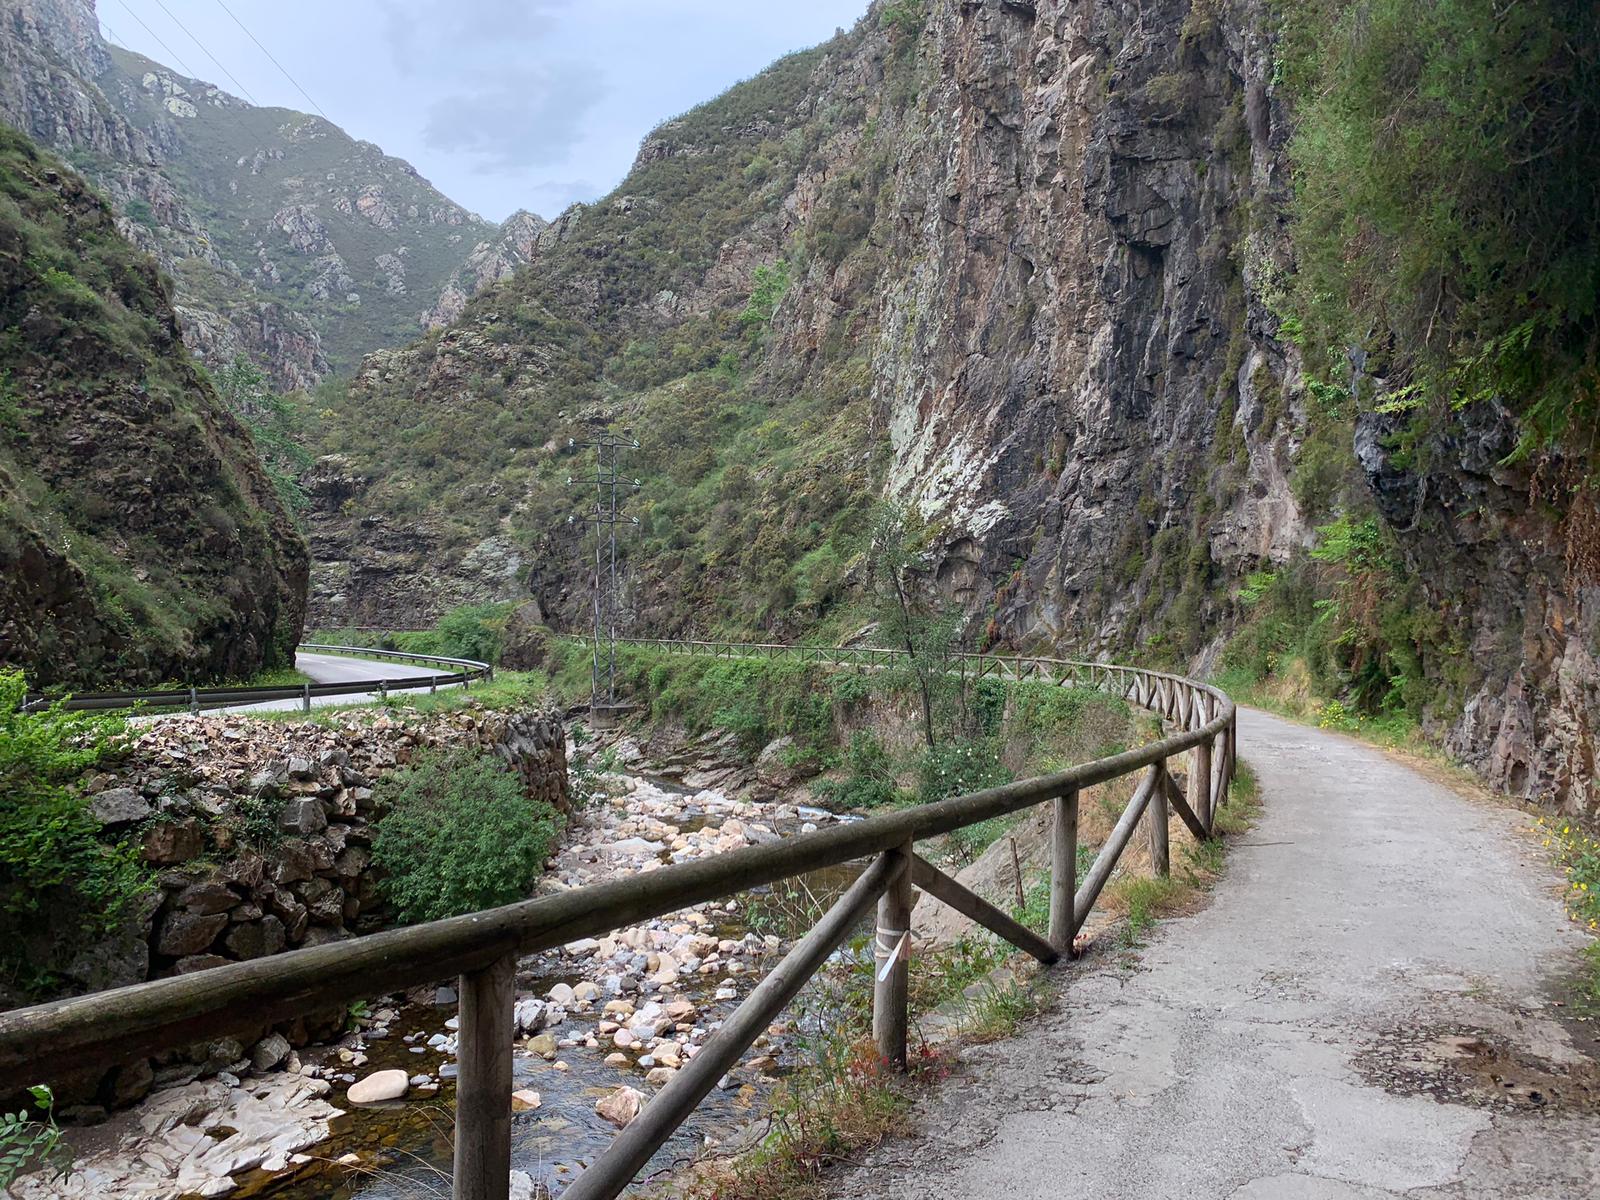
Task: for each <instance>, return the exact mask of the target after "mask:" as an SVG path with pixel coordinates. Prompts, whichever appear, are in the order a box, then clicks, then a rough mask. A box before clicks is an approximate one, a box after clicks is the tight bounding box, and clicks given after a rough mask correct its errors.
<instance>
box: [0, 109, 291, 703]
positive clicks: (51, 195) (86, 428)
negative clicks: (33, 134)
mask: <svg viewBox="0 0 1600 1200" xmlns="http://www.w3.org/2000/svg"><path fill="white" fill-rule="evenodd" d="M0 575H3V576H4V578H5V580H6V586H5V587H4V588H3V589H0V662H4V663H6V664H7V665H10V666H14V667H22V668H24V669H26V670H27V671H28V672H29V674H30V678H31V679H32V680H33V681H34V682H35V683H36V684H40V685H47V686H70V687H75V688H80V689H82V688H87V687H94V686H136V685H138V684H140V683H155V682H159V681H162V680H169V679H189V680H193V681H195V682H202V681H205V680H207V679H213V678H242V677H247V676H250V675H253V674H255V673H257V672H258V671H260V670H262V669H264V668H273V667H280V666H285V665H288V664H290V663H292V661H293V653H294V646H295V643H296V641H297V640H298V638H299V634H300V628H301V623H302V616H303V611H304V602H305V600H304V597H305V586H306V575H307V556H306V550H305V547H304V545H303V544H302V542H301V541H300V539H299V537H298V535H297V534H296V533H295V531H294V529H293V527H292V525H291V524H290V521H289V518H288V516H287V514H286V513H285V512H284V509H283V507H282V505H281V504H280V503H279V501H278V498H277V496H276V495H275V494H274V491H273V488H272V485H271V483H270V482H269V480H268V478H267V476H266V474H265V473H264V472H263V470H262V467H261V465H260V463H259V461H258V460H257V458H256V455H255V453H254V451H253V450H252V448H251V446H250V440H249V436H248V434H247V433H246V431H245V430H244V429H243V428H242V427H241V426H240V425H239V424H238V422H237V421H235V420H234V418H233V417H231V416H230V415H229V414H228V413H227V412H226V411H225V409H224V407H223V405H222V404H221V402H220V401H219V400H218V397H217V395H216V393H215V392H214V391H213V390H212V388H211V387H210V385H209V384H208V383H207V382H206V380H205V379H204V378H203V376H202V375H201V374H200V373H199V371H198V370H197V369H196V367H195V365H194V364H193V362H192V361H191V360H190V358H189V354H188V352H187V351H186V350H185V349H184V347H183V344H182V342H181V341H180V340H179V337H178V330H177V324H176V319H175V317H174V315H173V310H172V305H171V300H170V297H169V295H168V292H167V288H166V285H165V283H164V282H163V280H162V279H161V277H160V276H159V274H158V272H157V270H156V266H155V264H154V263H153V262H152V261H151V260H150V259H149V258H148V257H147V256H146V255H144V254H143V253H141V252H139V251H137V250H135V249H134V248H133V247H132V246H130V245H129V244H128V243H127V242H126V241H125V240H123V238H122V237H121V235H120V234H118V232H117V229H116V226H115V224H114V222H113V219H112V214H111V212H110V211H109V210H108V208H107V207H106V205H105V203H104V201H102V200H101V199H100V197H99V196H97V195H96V194H95V193H94V192H92V191H91V190H90V189H89V188H88V187H87V186H86V185H85V184H84V183H83V182H82V180H81V179H80V178H79V177H78V176H77V174H76V173H74V172H73V171H71V170H70V169H68V168H67V167H65V166H63V165H61V164H60V163H57V162H55V161H54V160H52V159H51V158H50V157H49V156H47V155H45V154H44V153H42V152H41V151H39V150H38V149H37V148H36V147H34V146H33V145H32V144H31V143H29V142H28V141H27V140H26V139H25V138H23V137H21V136H20V135H18V134H15V133H12V132H10V131H9V130H5V129H0Z"/></svg>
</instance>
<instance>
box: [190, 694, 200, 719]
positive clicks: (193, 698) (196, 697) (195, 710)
mask: <svg viewBox="0 0 1600 1200" xmlns="http://www.w3.org/2000/svg"><path fill="white" fill-rule="evenodd" d="M189 715H190V716H191V717H198V716H199V715H200V694H199V693H198V692H197V691H195V689H194V688H192V687H191V688H190V689H189Z"/></svg>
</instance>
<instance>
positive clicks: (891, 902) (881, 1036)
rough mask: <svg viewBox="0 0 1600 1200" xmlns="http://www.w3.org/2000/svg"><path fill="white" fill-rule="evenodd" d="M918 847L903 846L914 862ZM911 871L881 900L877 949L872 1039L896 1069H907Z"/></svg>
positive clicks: (875, 956)
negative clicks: (913, 856) (913, 857)
mask: <svg viewBox="0 0 1600 1200" xmlns="http://www.w3.org/2000/svg"><path fill="white" fill-rule="evenodd" d="M915 852H916V851H915V846H914V845H913V843H911V842H907V843H906V844H905V845H904V846H903V847H901V853H903V854H904V855H905V857H906V862H907V864H909V863H910V862H911V858H912V855H913V854H914V853H915ZM911 895H912V893H911V872H910V870H909V869H908V870H906V871H905V872H903V873H902V874H900V875H899V876H897V877H896V878H895V880H894V882H892V883H891V884H890V885H889V887H888V889H887V890H886V891H885V892H884V893H883V895H882V896H880V897H879V898H878V932H877V939H876V945H875V946H874V950H873V966H874V967H875V968H876V970H877V974H876V975H875V976H873V981H872V1040H873V1041H875V1042H876V1043H877V1044H878V1053H879V1055H880V1056H881V1057H882V1058H883V1060H884V1061H885V1062H887V1063H888V1064H889V1065H890V1066H891V1067H893V1068H894V1069H895V1070H898V1071H903V1070H905V1067H906V1037H907V1032H908V1030H909V1027H910V1012H909V1009H908V1005H909V1000H910V995H909V993H910V989H911V973H910V969H909V960H910V957H911Z"/></svg>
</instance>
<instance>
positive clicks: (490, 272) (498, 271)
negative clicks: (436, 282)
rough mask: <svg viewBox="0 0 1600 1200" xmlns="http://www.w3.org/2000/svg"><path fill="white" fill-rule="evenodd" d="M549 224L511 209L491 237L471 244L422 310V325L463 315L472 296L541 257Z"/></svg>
mask: <svg viewBox="0 0 1600 1200" xmlns="http://www.w3.org/2000/svg"><path fill="white" fill-rule="evenodd" d="M550 228H551V225H550V222H548V221H546V220H545V219H544V218H543V217H540V216H537V215H536V214H534V213H531V212H525V211H524V212H515V213H512V214H511V216H509V217H507V218H506V221H505V223H504V224H503V225H501V226H500V231H499V233H498V234H497V235H496V236H495V237H494V238H493V239H492V240H490V241H484V242H479V243H478V244H477V245H476V246H474V247H473V248H472V253H471V254H469V255H467V261H466V262H465V263H464V264H462V266H461V269H460V270H458V271H457V272H456V273H455V275H454V276H453V277H452V278H451V280H450V281H449V282H448V283H446V284H445V285H444V289H443V290H442V291H441V292H440V293H439V298H438V299H437V300H436V301H435V302H434V304H433V307H432V308H430V309H429V310H428V311H427V312H425V313H423V314H422V323H423V325H424V326H426V327H427V328H429V329H437V328H439V327H440V326H442V325H448V324H450V322H452V321H454V320H455V319H456V318H457V317H459V316H460V315H461V313H462V312H463V310H465V308H466V307H467V301H468V300H470V299H471V298H472V297H473V296H475V295H477V294H478V293H479V292H481V291H483V289H484V288H486V287H488V286H489V285H490V284H492V283H498V282H500V281H501V280H502V279H510V278H511V276H512V275H513V274H515V272H516V270H517V268H518V267H522V266H526V265H527V264H528V263H531V262H533V261H534V260H535V259H536V258H537V257H538V254H539V249H540V244H541V240H542V239H544V237H545V231H546V230H549V229H550ZM551 240H553V235H552V239H551Z"/></svg>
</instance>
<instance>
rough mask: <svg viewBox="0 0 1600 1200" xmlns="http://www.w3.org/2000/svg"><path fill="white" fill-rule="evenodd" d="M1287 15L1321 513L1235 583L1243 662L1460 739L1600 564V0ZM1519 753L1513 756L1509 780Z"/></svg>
mask: <svg viewBox="0 0 1600 1200" xmlns="http://www.w3.org/2000/svg"><path fill="white" fill-rule="evenodd" d="M1280 8H1281V14H1282V20H1281V25H1280V31H1281V40H1280V44H1279V57H1280V72H1281V77H1282V81H1283V84H1284V86H1285V89H1286V95H1287V96H1288V98H1289V102H1290V108H1291V111H1292V114H1293V124H1294V135H1293V139H1292V141H1291V143H1290V154H1291V159H1292V163H1293V167H1294V183H1295V190H1294V197H1293V201H1292V205H1291V214H1292V217H1293V224H1292V244H1293V251H1294V259H1295V273H1294V275H1293V277H1292V278H1291V279H1289V280H1288V281H1287V283H1286V285H1285V286H1284V288H1283V290H1282V292H1281V294H1280V295H1278V296H1277V297H1276V300H1277V303H1278V312H1277V314H1276V316H1277V318H1278V319H1279V320H1280V321H1281V335H1282V336H1283V337H1284V339H1285V340H1287V341H1290V342H1292V343H1294V344H1295V345H1296V346H1297V348H1298V349H1299V351H1300V354H1301V356H1302V358H1303V361H1304V364H1305V368H1306V375H1305V386H1304V391H1303V393H1301V394H1300V395H1298V396H1297V397H1295V399H1296V401H1297V402H1298V403H1300V404H1301V405H1303V407H1304V412H1305V416H1304V423H1305V428H1306V433H1305V439H1306V440H1305V444H1304V447H1303V448H1302V450H1301V453H1300V456H1299V464H1298V467H1297V474H1296V477H1295V483H1296V497H1297V499H1298V500H1300V501H1301V503H1302V505H1303V506H1304V507H1305V508H1306V510H1307V513H1308V515H1311V516H1313V517H1318V518H1320V519H1323V520H1326V521H1327V523H1326V524H1322V525H1321V526H1320V528H1318V530H1317V534H1318V539H1317V543H1316V546H1315V548H1314V549H1311V550H1310V551H1309V552H1305V553H1301V554H1297V555H1294V556H1292V557H1291V558H1290V559H1289V560H1287V561H1285V562H1281V563H1277V564H1272V565H1270V567H1269V569H1266V570H1263V571H1261V572H1260V573H1258V574H1257V575H1255V576H1253V577H1252V578H1251V579H1250V580H1249V581H1248V582H1247V584H1246V585H1245V587H1244V588H1243V589H1241V591H1240V593H1239V598H1240V601H1241V614H1240V615H1241V617H1242V621H1241V624H1242V626H1243V632H1242V633H1241V634H1240V635H1239V636H1238V637H1236V638H1235V639H1234V641H1233V643H1232V645H1231V646H1230V648H1229V650H1228V652H1227V654H1226V656H1225V661H1226V662H1227V664H1228V666H1229V668H1230V670H1231V672H1232V675H1231V679H1232V681H1233V682H1234V683H1235V684H1237V685H1242V686H1245V687H1250V686H1254V685H1256V684H1258V683H1260V682H1261V681H1263V680H1267V679H1269V677H1270V678H1271V679H1272V680H1273V682H1272V683H1270V684H1269V689H1276V690H1277V691H1279V692H1280V693H1282V692H1283V690H1284V689H1285V688H1286V687H1287V688H1288V689H1289V690H1294V689H1295V688H1296V687H1298V688H1299V689H1300V690H1301V691H1303V692H1309V693H1310V696H1311V697H1312V698H1313V700H1312V704H1313V707H1317V706H1320V708H1319V711H1320V713H1321V716H1322V719H1323V720H1324V721H1325V723H1329V724H1334V725H1345V726H1359V725H1361V724H1363V723H1369V722H1372V721H1378V722H1381V723H1385V724H1386V725H1388V726H1389V727H1390V728H1394V727H1397V726H1403V725H1405V724H1416V723H1422V724H1424V725H1427V726H1429V727H1430V728H1431V729H1432V730H1434V731H1435V732H1442V731H1444V730H1446V729H1448V728H1449V727H1450V726H1451V725H1452V724H1453V723H1455V722H1456V721H1458V720H1459V719H1460V716H1461V713H1462V711H1463V708H1464V706H1466V705H1467V704H1468V702H1469V700H1470V698H1471V697H1472V695H1473V692H1474V690H1475V689H1477V688H1479V687H1480V686H1481V685H1482V684H1483V682H1484V678H1485V675H1486V673H1492V672H1496V671H1498V672H1501V673H1502V674H1501V676H1500V678H1501V679H1504V678H1505V675H1508V674H1512V675H1515V674H1518V673H1519V672H1517V671H1516V670H1515V662H1516V657H1515V655H1514V653H1513V652H1512V651H1511V650H1510V644H1511V643H1512V641H1513V639H1516V638H1518V637H1528V636H1530V635H1532V636H1537V637H1541V638H1548V639H1551V645H1550V646H1549V648H1548V649H1545V650H1542V651H1540V652H1539V656H1541V657H1549V658H1557V657H1559V656H1560V655H1561V654H1562V653H1563V651H1564V647H1563V646H1562V645H1561V644H1560V643H1561V642H1562V641H1563V640H1564V639H1563V638H1562V637H1561V636H1560V635H1559V626H1560V625H1567V624H1570V625H1571V626H1573V627H1574V628H1575V629H1581V627H1582V625H1583V623H1584V621H1583V618H1582V616H1581V611H1582V610H1581V607H1579V605H1580V601H1579V597H1580V594H1581V592H1582V590H1583V589H1584V588H1587V587H1592V585H1593V584H1594V582H1595V580H1596V578H1597V570H1600V510H1597V509H1596V499H1597V493H1596V478H1597V476H1596V471H1597V468H1600V457H1597V451H1596V447H1595V443H1594V433H1595V429H1596V428H1597V427H1600V424H1597V418H1600V408H1597V397H1600V391H1597V379H1600V377H1597V375H1596V363H1597V361H1600V141H1597V139H1596V136H1595V132H1594V131H1595V128H1596V124H1597V118H1600V66H1597V64H1600V10H1597V9H1596V8H1595V7H1594V6H1593V5H1591V4H1586V3H1579V2H1571V0H1536V2H1534V3H1528V4H1518V5H1497V4H1493V3H1489V2H1488V0H1426V2H1425V3H1421V4H1418V3H1402V2H1400V0H1284V3H1282V5H1281V6H1280ZM1352 442H1353V443H1354V444H1355V449H1356V454H1355V455H1354V456H1351V455H1350V453H1349V449H1348V448H1349V447H1350V446H1351V444H1352ZM1329 518H1331V519H1329ZM1497 546H1499V547H1512V546H1515V547H1517V548H1518V549H1517V550H1516V551H1515V552H1508V550H1506V549H1496V547H1497ZM1509 573H1520V574H1522V575H1524V576H1525V579H1524V580H1523V581H1522V582H1520V583H1519V582H1517V581H1515V580H1514V579H1513V578H1510V577H1508V574H1509ZM1563 573H1564V575H1565V578H1564V579H1562V578H1561V577H1560V576H1561V575H1562V574H1563ZM1543 591H1549V592H1552V593H1556V594H1557V595H1558V596H1561V597H1562V598H1561V599H1560V600H1555V601H1549V600H1541V599H1540V594H1541V592H1543ZM1551 605H1554V609H1553V610H1552V609H1551V607H1550V606H1551ZM1557 613H1562V614H1564V615H1556V614H1557ZM1519 625H1520V626H1522V628H1520V629H1519ZM1540 626H1543V628H1542V629H1540ZM1553 626H1554V628H1553ZM1534 631H1537V632H1536V633H1535V632H1534ZM1579 636H1580V638H1581V634H1580V635H1579ZM1474 639H1475V640H1474ZM1491 677H1492V676H1491ZM1513 686H1515V685H1513ZM1299 699H1300V700H1301V702H1302V703H1303V701H1304V697H1301V698H1299ZM1511 732H1512V733H1513V734H1521V732H1522V731H1519V730H1512V731H1511ZM1461 741H1462V744H1463V745H1464V746H1467V747H1471V739H1470V738H1463V739H1461ZM1573 751H1574V752H1577V753H1586V752H1585V751H1583V750H1581V748H1579V747H1573ZM1522 753H1523V751H1520V750H1518V751H1515V752H1513V753H1512V754H1511V755H1510V756H1509V758H1510V760H1511V761H1510V762H1509V763H1508V764H1501V765H1500V767H1499V769H1501V770H1503V771H1505V773H1506V778H1505V780H1504V782H1506V783H1508V784H1509V785H1511V786H1513V787H1526V786H1527V778H1528V772H1529V764H1528V763H1527V761H1526V760H1525V759H1523V760H1522V761H1521V762H1520V764H1519V763H1518V762H1517V761H1516V760H1518V759H1519V758H1521V755H1522ZM1555 770H1556V771H1557V772H1560V773H1561V774H1563V775H1564V774H1565V772H1564V771H1562V769H1561V768H1555ZM1569 786H1570V783H1564V784H1562V786H1561V790H1562V791H1566V788H1567V787H1569ZM1582 790H1583V786H1580V787H1579V788H1577V789H1576V791H1574V792H1572V793H1568V796H1569V799H1570V800H1572V801H1574V802H1581V793H1582Z"/></svg>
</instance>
